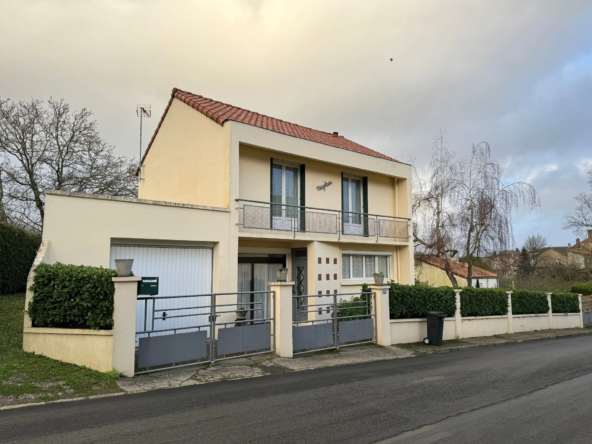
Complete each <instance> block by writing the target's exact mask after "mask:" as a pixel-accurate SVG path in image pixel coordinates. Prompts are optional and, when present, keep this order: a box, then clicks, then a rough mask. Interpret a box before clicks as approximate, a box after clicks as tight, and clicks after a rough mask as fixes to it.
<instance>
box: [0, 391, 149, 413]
mask: <svg viewBox="0 0 592 444" xmlns="http://www.w3.org/2000/svg"><path fill="white" fill-rule="evenodd" d="M146 391H148V390H146ZM134 393H141V392H134ZM129 394H131V393H128V392H117V393H107V394H106V395H93V396H81V397H78V398H68V399H56V400H55V401H45V402H32V403H29V404H26V403H25V404H15V405H5V406H4V407H0V412H1V411H3V410H13V409H20V408H23V407H33V406H37V405H47V404H58V403H62V402H72V401H84V400H85V399H100V398H112V397H114V396H122V395H129Z"/></svg>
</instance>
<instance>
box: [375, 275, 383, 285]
mask: <svg viewBox="0 0 592 444" xmlns="http://www.w3.org/2000/svg"><path fill="white" fill-rule="evenodd" d="M383 283H384V274H383V273H382V272H380V273H374V285H383Z"/></svg>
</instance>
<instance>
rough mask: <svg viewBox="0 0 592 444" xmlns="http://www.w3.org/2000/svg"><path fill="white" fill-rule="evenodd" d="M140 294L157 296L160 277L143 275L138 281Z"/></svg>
mask: <svg viewBox="0 0 592 444" xmlns="http://www.w3.org/2000/svg"><path fill="white" fill-rule="evenodd" d="M138 294H139V295H144V296H156V295H157V294H158V278H157V277H143V278H142V280H141V281H138Z"/></svg>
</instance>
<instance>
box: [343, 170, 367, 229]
mask: <svg viewBox="0 0 592 444" xmlns="http://www.w3.org/2000/svg"><path fill="white" fill-rule="evenodd" d="M367 184H368V182H367V180H366V179H365V178H363V177H358V176H352V175H349V174H343V176H342V179H341V195H342V205H341V206H342V210H343V227H342V228H343V232H344V233H345V234H354V235H366V234H368V233H367V232H368V220H367V218H364V216H363V213H367V212H368V192H367Z"/></svg>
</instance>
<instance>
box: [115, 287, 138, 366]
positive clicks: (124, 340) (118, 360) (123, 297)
mask: <svg viewBox="0 0 592 444" xmlns="http://www.w3.org/2000/svg"><path fill="white" fill-rule="evenodd" d="M141 279H142V278H141V277H138V276H130V277H114V278H113V282H114V283H115V296H114V308H113V369H114V370H117V371H118V372H120V373H122V374H123V375H125V376H134V364H135V358H136V304H137V299H138V281H140V280H141Z"/></svg>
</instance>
